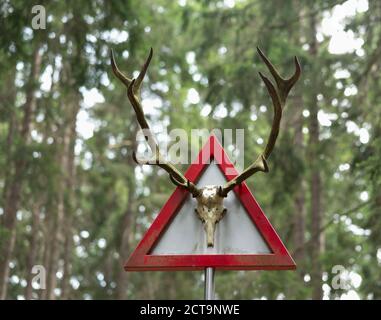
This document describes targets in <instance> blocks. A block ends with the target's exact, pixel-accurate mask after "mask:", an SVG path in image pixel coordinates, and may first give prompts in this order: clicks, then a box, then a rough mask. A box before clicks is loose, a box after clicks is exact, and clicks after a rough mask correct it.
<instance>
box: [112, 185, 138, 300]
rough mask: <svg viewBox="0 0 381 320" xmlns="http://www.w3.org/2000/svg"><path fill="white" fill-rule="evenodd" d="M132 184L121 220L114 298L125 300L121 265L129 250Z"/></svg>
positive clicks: (124, 282)
mask: <svg viewBox="0 0 381 320" xmlns="http://www.w3.org/2000/svg"><path fill="white" fill-rule="evenodd" d="M134 190H135V188H134V186H132V185H130V186H129V189H128V203H127V208H126V211H125V213H124V215H123V222H122V237H121V242H120V247H119V267H118V269H117V270H118V273H117V287H116V298H117V299H118V300H125V299H126V298H127V282H128V279H127V273H126V272H125V271H124V269H123V265H124V263H125V262H126V259H127V257H128V254H129V250H130V233H131V222H132V201H133V194H134Z"/></svg>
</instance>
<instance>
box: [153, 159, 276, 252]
mask: <svg viewBox="0 0 381 320" xmlns="http://www.w3.org/2000/svg"><path fill="white" fill-rule="evenodd" d="M225 183H226V179H225V177H224V175H223V174H222V173H221V171H220V169H219V168H218V166H217V165H216V164H215V163H213V162H212V163H211V164H210V165H209V166H208V167H207V168H206V170H205V171H204V172H203V174H202V176H201V178H200V179H199V182H198V183H197V186H198V187H203V186H205V185H223V184H225ZM224 206H225V207H226V208H227V212H226V214H225V216H224V217H223V219H222V220H221V221H220V222H219V223H217V225H216V231H215V235H214V239H215V240H214V247H207V245H206V234H205V231H204V227H203V224H202V222H201V220H200V219H199V218H198V216H197V214H196V213H195V212H194V209H195V208H196V200H195V199H193V198H192V197H191V196H190V195H189V196H188V197H187V199H186V200H185V201H184V204H183V206H182V207H181V208H180V210H179V212H178V213H177V214H176V216H175V217H174V219H173V220H172V221H171V223H170V224H169V226H168V227H167V229H166V230H165V231H164V234H163V235H162V236H161V237H160V239H159V241H158V243H157V244H156V245H155V247H154V249H153V250H152V251H151V252H150V254H152V255H188V254H190V255H191V254H198V255H199V254H268V253H272V252H271V250H270V248H269V247H268V246H267V244H266V242H265V241H264V239H263V237H262V236H261V234H260V233H259V231H258V229H257V228H256V226H255V224H254V222H253V221H252V219H251V218H250V216H249V215H248V213H247V212H246V210H245V208H244V207H243V205H242V204H241V202H240V200H239V199H238V198H237V196H236V195H235V193H234V192H230V193H229V194H228V196H227V198H226V199H225V200H224Z"/></svg>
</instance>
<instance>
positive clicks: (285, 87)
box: [220, 48, 301, 197]
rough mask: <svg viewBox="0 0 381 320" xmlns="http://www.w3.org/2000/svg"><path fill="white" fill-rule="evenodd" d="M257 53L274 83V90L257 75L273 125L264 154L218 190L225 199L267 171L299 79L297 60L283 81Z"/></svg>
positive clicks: (270, 84)
mask: <svg viewBox="0 0 381 320" xmlns="http://www.w3.org/2000/svg"><path fill="white" fill-rule="evenodd" d="M257 51H258V53H259V55H260V56H261V58H262V60H263V62H264V63H265V64H266V66H267V68H268V69H269V71H270V73H271V74H272V76H273V77H274V80H275V83H276V88H275V87H274V85H273V84H272V82H271V81H270V80H269V79H268V78H267V77H266V76H264V75H263V74H262V73H261V72H259V75H260V76H261V78H262V80H263V82H264V83H265V86H266V88H267V91H268V92H269V94H270V97H271V100H272V102H273V106H274V119H273V124H272V127H271V132H270V135H269V138H268V141H267V144H266V148H265V150H264V152H263V153H262V154H261V155H260V156H259V157H258V158H257V159H256V160H255V161H254V163H253V164H252V165H250V166H249V167H248V168H246V169H245V170H244V171H243V172H242V173H241V174H239V175H238V176H237V177H235V178H234V179H232V180H230V181H229V182H228V183H226V184H225V186H224V187H223V188H221V189H220V195H221V196H223V197H226V196H227V195H228V193H229V192H230V191H231V190H233V188H234V187H235V186H236V185H238V184H240V183H242V182H243V181H245V180H246V179H247V178H249V177H250V176H252V175H253V174H255V173H257V172H259V171H262V172H268V171H269V168H268V166H267V162H266V160H267V159H268V157H269V156H270V154H271V152H272V151H273V149H274V146H275V142H276V139H277V138H278V134H279V127H280V121H281V119H282V111H283V108H284V106H285V104H286V99H287V96H288V94H289V92H290V90H291V88H292V87H293V86H294V84H295V83H296V82H297V81H298V79H299V77H300V73H301V68H300V64H299V61H298V58H297V57H295V58H294V61H295V72H294V74H293V76H292V77H291V78H289V79H283V78H282V77H281V76H280V75H279V73H278V72H277V71H276V69H275V67H274V66H273V65H272V63H271V62H270V60H269V59H268V58H267V57H266V56H265V55H264V54H263V52H262V51H261V49H259V48H257Z"/></svg>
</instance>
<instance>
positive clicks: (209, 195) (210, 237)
mask: <svg viewBox="0 0 381 320" xmlns="http://www.w3.org/2000/svg"><path fill="white" fill-rule="evenodd" d="M220 189H221V187H218V186H205V187H204V188H202V189H200V194H199V195H198V196H197V197H196V200H197V207H196V209H195V212H196V213H197V216H198V217H199V218H200V220H201V221H202V223H203V224H204V229H205V232H206V239H207V244H208V247H213V246H214V233H215V230H216V224H217V223H218V222H219V221H220V220H221V219H222V218H223V216H224V215H225V213H226V208H225V207H224V206H223V199H224V197H222V196H221V195H220V192H219V190H220Z"/></svg>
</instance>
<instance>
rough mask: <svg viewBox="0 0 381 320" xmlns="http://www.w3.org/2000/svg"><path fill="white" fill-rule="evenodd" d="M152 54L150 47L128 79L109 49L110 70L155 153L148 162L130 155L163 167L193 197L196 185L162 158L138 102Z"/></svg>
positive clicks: (197, 193) (195, 192)
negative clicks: (131, 76) (137, 72)
mask: <svg viewBox="0 0 381 320" xmlns="http://www.w3.org/2000/svg"><path fill="white" fill-rule="evenodd" d="M152 54H153V50H152V48H151V50H150V52H149V55H148V58H147V60H146V62H145V63H144V65H143V67H142V69H141V71H140V73H139V76H138V77H137V78H136V79H130V78H128V77H126V76H125V75H124V74H123V73H122V72H121V71H120V70H119V69H118V66H117V65H116V63H115V59H114V53H113V51H112V50H111V65H112V70H113V72H114V74H115V75H116V76H117V77H118V79H119V80H120V81H122V82H123V83H124V85H125V86H126V87H127V96H128V99H129V100H130V102H131V104H132V107H133V108H134V111H135V114H136V118H137V120H138V123H139V125H140V127H141V128H142V130H143V133H144V137H145V139H146V141H147V142H148V144H149V146H150V148H151V150H152V152H153V153H154V154H155V161H154V162H149V161H147V162H140V161H138V160H137V158H136V154H135V151H134V152H133V154H132V156H133V159H134V160H135V162H137V163H139V164H150V165H157V166H159V167H160V168H162V169H164V170H165V171H166V172H167V173H168V174H169V177H170V179H171V181H172V182H173V183H174V184H175V185H177V186H181V187H184V188H185V189H187V190H188V191H189V192H190V193H191V194H192V195H193V196H194V197H197V196H198V195H199V194H200V190H199V189H198V188H197V187H196V185H195V184H194V183H192V182H191V181H189V180H188V179H187V178H185V176H184V175H183V174H182V173H181V172H180V171H179V170H177V169H176V167H175V166H174V165H173V164H172V163H170V162H167V161H165V160H164V159H163V158H162V156H161V154H160V151H159V146H158V144H157V142H156V140H155V138H154V136H153V134H152V132H151V129H150V127H149V125H148V123H147V120H146V118H145V116H144V111H143V108H142V106H141V104H140V99H139V96H140V88H141V84H142V82H143V79H144V76H145V74H146V72H147V69H148V66H149V63H150V61H151V59H152Z"/></svg>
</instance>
